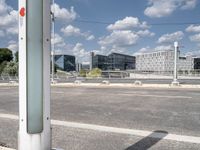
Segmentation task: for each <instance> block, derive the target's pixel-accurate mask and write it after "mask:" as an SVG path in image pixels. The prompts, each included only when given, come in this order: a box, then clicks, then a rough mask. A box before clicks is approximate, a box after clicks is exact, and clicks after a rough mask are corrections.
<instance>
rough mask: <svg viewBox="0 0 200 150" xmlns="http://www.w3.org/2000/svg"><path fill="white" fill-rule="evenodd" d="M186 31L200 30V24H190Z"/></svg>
mask: <svg viewBox="0 0 200 150" xmlns="http://www.w3.org/2000/svg"><path fill="white" fill-rule="evenodd" d="M185 31H187V32H200V25H190V26H188V27H187V28H186V29H185Z"/></svg>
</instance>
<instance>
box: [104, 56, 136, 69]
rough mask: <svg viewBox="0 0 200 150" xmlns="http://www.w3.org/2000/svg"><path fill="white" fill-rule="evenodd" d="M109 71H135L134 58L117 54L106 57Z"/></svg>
mask: <svg viewBox="0 0 200 150" xmlns="http://www.w3.org/2000/svg"><path fill="white" fill-rule="evenodd" d="M108 69H109V70H132V69H135V57H134V56H130V55H124V54H119V53H111V54H110V55H108Z"/></svg>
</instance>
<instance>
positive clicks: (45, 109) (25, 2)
mask: <svg viewBox="0 0 200 150" xmlns="http://www.w3.org/2000/svg"><path fill="white" fill-rule="evenodd" d="M50 5H51V3H50V0H19V132H18V149H19V150H50V149H51V127H50V49H51V34H50V33H51V14H50V12H51V11H50Z"/></svg>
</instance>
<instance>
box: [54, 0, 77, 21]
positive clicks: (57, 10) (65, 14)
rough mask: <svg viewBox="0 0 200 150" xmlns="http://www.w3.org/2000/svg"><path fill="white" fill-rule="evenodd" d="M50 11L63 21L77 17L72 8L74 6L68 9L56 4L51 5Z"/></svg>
mask: <svg viewBox="0 0 200 150" xmlns="http://www.w3.org/2000/svg"><path fill="white" fill-rule="evenodd" d="M51 10H52V12H54V15H55V18H56V19H58V20H62V21H65V22H70V21H73V20H75V19H76V18H77V13H76V12H75V10H74V7H73V6H72V7H70V10H68V9H66V8H61V7H60V6H59V5H58V4H56V3H55V4H54V5H52V6H51Z"/></svg>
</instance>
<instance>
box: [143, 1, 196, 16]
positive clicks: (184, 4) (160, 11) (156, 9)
mask: <svg viewBox="0 0 200 150" xmlns="http://www.w3.org/2000/svg"><path fill="white" fill-rule="evenodd" d="M196 4H197V0H148V5H149V6H148V7H147V8H146V9H145V11H144V14H145V15H146V16H148V17H152V18H160V17H164V16H169V15H171V14H172V13H173V12H174V11H175V10H176V9H182V10H186V9H193V8H194V7H195V6H196Z"/></svg>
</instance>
